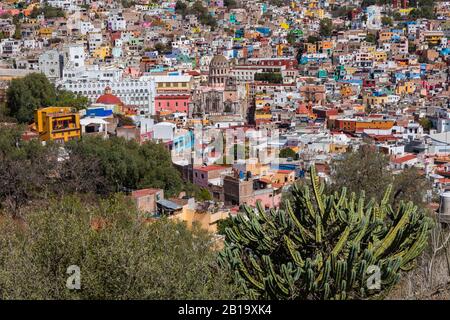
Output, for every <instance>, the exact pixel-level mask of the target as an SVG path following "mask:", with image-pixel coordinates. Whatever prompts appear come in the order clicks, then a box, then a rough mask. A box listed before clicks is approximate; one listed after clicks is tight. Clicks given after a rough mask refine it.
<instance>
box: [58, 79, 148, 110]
mask: <svg viewBox="0 0 450 320" xmlns="http://www.w3.org/2000/svg"><path fill="white" fill-rule="evenodd" d="M60 85H61V86H62V87H63V88H64V89H65V90H68V91H72V92H74V93H75V94H80V95H83V96H85V97H87V98H89V100H90V101H91V102H96V101H97V99H98V97H100V96H101V95H103V94H104V92H105V88H106V87H108V86H109V87H110V88H111V93H112V94H113V95H115V96H117V97H119V98H120V100H121V101H122V102H123V103H124V104H125V105H127V106H133V107H137V108H138V109H139V111H140V112H141V113H145V114H151V115H154V114H155V110H154V104H155V103H154V99H155V95H156V89H155V81H154V80H152V79H147V80H136V79H123V80H119V81H99V80H96V79H86V80H75V81H73V80H66V81H64V82H60Z"/></svg>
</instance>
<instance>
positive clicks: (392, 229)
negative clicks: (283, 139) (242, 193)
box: [219, 166, 432, 299]
mask: <svg viewBox="0 0 450 320" xmlns="http://www.w3.org/2000/svg"><path fill="white" fill-rule="evenodd" d="M310 178H311V188H312V192H311V188H310V187H309V186H304V187H302V188H300V187H298V186H296V185H294V187H293V200H292V203H289V202H287V203H286V206H285V207H286V210H278V211H275V210H268V211H266V210H264V209H263V208H262V207H261V205H260V204H258V205H257V207H256V209H253V208H250V207H247V206H246V207H245V208H244V209H245V211H244V212H242V213H240V214H238V215H237V216H236V217H234V218H233V221H234V223H233V227H232V228H227V230H226V235H227V237H226V241H225V248H224V250H223V251H222V252H221V253H220V255H219V262H220V263H221V265H222V267H224V268H228V269H229V270H230V271H232V272H233V273H234V274H235V277H236V281H237V283H240V284H241V285H242V288H243V290H244V291H245V292H246V293H247V294H248V295H250V297H251V298H255V299H257V298H259V299H361V298H367V297H369V296H372V295H375V294H380V293H383V292H387V291H388V290H389V289H391V288H392V286H394V285H395V284H396V283H397V282H398V281H399V279H400V273H401V271H402V270H408V269H410V268H412V267H413V263H414V260H415V258H416V257H417V256H418V255H419V254H420V253H421V252H422V251H423V249H424V248H425V246H426V244H427V239H428V234H429V230H430V228H431V223H432V222H431V219H430V218H428V217H427V216H426V215H425V214H424V213H423V212H422V211H419V210H417V207H416V206H414V205H413V204H412V203H403V202H401V203H400V204H399V206H398V209H397V210H396V211H394V210H393V208H392V207H391V206H390V205H389V203H388V199H389V193H390V192H391V188H388V189H387V190H386V192H385V196H384V198H383V199H382V201H381V202H380V203H375V201H374V200H373V199H372V200H370V201H368V202H366V200H365V198H364V193H363V192H362V194H361V195H359V197H357V195H355V194H354V193H352V194H350V195H347V192H346V190H345V189H343V190H342V191H341V193H340V194H338V193H335V194H331V195H327V194H324V192H323V190H324V186H323V184H321V183H320V181H319V179H318V176H317V175H316V172H315V167H314V166H311V169H310ZM372 270H374V271H377V270H379V271H380V272H379V274H380V277H379V278H380V286H381V287H380V289H377V288H376V287H375V289H374V287H372V286H370V285H368V283H369V284H370V283H371V280H372V279H375V280H376V277H377V276H376V274H375V275H372V273H371V271H372Z"/></svg>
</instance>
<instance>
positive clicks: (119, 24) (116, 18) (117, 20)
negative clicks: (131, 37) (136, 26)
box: [108, 13, 127, 31]
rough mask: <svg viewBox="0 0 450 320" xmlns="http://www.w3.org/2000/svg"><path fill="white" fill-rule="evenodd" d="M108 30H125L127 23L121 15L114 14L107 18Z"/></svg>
mask: <svg viewBox="0 0 450 320" xmlns="http://www.w3.org/2000/svg"><path fill="white" fill-rule="evenodd" d="M108 28H109V29H110V30H112V31H121V30H125V29H126V28H127V22H126V21H125V19H124V18H123V17H122V15H121V14H117V13H114V14H112V15H110V16H109V17H108Z"/></svg>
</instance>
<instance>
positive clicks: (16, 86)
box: [6, 73, 56, 122]
mask: <svg viewBox="0 0 450 320" xmlns="http://www.w3.org/2000/svg"><path fill="white" fill-rule="evenodd" d="M6 97H7V108H8V110H9V112H10V114H11V116H13V117H14V118H16V119H17V120H18V121H19V122H29V121H31V120H32V119H33V118H34V110H36V109H38V108H41V107H48V106H51V105H52V104H53V103H54V102H55V97H56V92H55V87H54V86H53V85H52V84H51V83H50V82H49V81H48V79H47V78H46V77H45V75H43V74H41V73H32V74H29V75H27V76H25V77H24V78H21V79H13V80H12V81H11V84H10V86H9V87H8V90H7V92H6Z"/></svg>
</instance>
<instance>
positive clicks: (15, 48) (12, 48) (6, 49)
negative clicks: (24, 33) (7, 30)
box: [0, 39, 20, 57]
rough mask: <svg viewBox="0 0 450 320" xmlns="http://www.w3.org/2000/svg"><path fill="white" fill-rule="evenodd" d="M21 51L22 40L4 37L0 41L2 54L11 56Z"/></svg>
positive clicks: (0, 52)
mask: <svg viewBox="0 0 450 320" xmlns="http://www.w3.org/2000/svg"><path fill="white" fill-rule="evenodd" d="M19 52H20V41H18V40H13V39H3V40H2V41H1V42H0V55H1V56H5V57H10V56H12V55H15V54H18V53H19Z"/></svg>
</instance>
